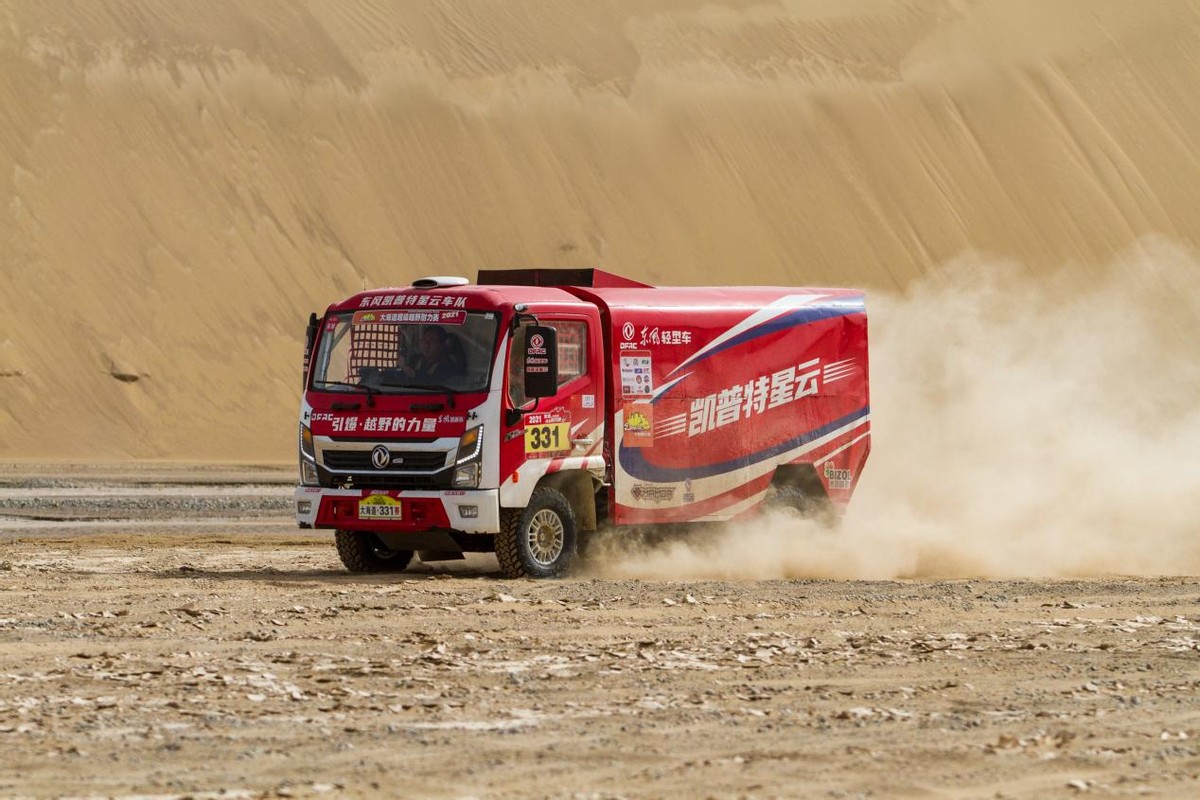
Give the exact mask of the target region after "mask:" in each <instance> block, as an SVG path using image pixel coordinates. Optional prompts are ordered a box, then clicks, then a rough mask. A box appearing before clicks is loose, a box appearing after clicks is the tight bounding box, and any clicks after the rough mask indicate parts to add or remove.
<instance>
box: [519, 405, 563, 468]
mask: <svg viewBox="0 0 1200 800" xmlns="http://www.w3.org/2000/svg"><path fill="white" fill-rule="evenodd" d="M570 451H571V415H570V414H568V413H566V412H565V411H564V410H563V409H561V408H559V409H555V410H553V411H546V412H543V413H535V414H526V415H525V455H526V457H528V458H549V457H551V456H554V455H558V454H560V453H569V452H570Z"/></svg>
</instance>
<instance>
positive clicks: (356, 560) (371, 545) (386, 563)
mask: <svg viewBox="0 0 1200 800" xmlns="http://www.w3.org/2000/svg"><path fill="white" fill-rule="evenodd" d="M333 539H334V543H335V544H336V545H337V551H338V557H339V558H341V559H342V563H343V564H345V565H346V569H348V570H350V571H351V572H400V571H402V570H403V569H404V568H405V567H407V566H408V562H410V561H412V557H413V551H412V550H393V549H392V548H390V547H388V546H387V545H385V544H384V543H383V542H382V541H380V540H379V537H378V536H376V535H375V534H373V533H368V532H367V531H334V534H333Z"/></svg>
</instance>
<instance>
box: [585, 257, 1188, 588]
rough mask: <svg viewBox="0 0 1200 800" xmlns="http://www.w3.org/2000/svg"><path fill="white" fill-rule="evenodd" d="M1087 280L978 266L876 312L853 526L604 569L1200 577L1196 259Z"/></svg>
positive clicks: (636, 572)
mask: <svg viewBox="0 0 1200 800" xmlns="http://www.w3.org/2000/svg"><path fill="white" fill-rule="evenodd" d="M1073 272H1075V276H1074V277H1071V278H1067V277H1061V276H1060V277H1052V278H1049V279H1044V278H1039V279H1032V278H1030V277H1029V276H1028V275H1026V274H1025V273H1024V272H1023V271H1022V270H1021V269H1020V267H1019V265H1016V264H1010V263H995V262H989V261H988V260H986V259H983V258H980V257H977V256H976V257H971V258H964V259H960V260H959V261H957V262H955V263H952V264H948V265H946V266H945V267H944V268H943V269H941V270H939V271H938V272H937V273H935V274H933V275H931V276H929V277H928V278H926V279H925V280H924V281H922V282H920V283H918V284H916V285H914V286H913V287H912V289H911V290H910V291H908V292H907V293H905V294H904V295H902V296H880V295H879V294H876V295H874V297H872V298H871V305H870V308H871V335H872V365H871V366H872V415H873V433H874V439H873V449H872V455H871V459H870V461H869V462H868V464H867V469H866V473H865V475H864V478H863V482H862V484H861V485H860V487H859V489H858V494H857V496H856V497H855V500H854V502H853V503H852V505H851V508H850V511H849V513H848V515H847V517H846V519H845V520H844V522H843V524H842V525H841V526H840V528H838V529H836V530H825V529H821V528H819V527H817V526H815V525H813V524H811V523H808V522H805V521H799V520H795V519H789V518H786V517H782V516H771V517H767V518H764V519H761V520H758V521H755V522H750V523H744V524H741V525H738V526H731V527H730V528H729V529H728V530H726V531H724V532H722V533H721V534H719V535H716V536H710V537H705V538H703V540H700V539H688V540H684V541H676V542H674V543H672V544H670V545H665V546H660V547H657V548H646V547H640V546H629V545H623V544H622V543H621V541H620V539H618V538H611V539H609V540H607V541H606V542H605V546H607V547H609V548H614V551H615V552H610V553H609V554H608V556H607V557H603V558H598V559H595V560H594V562H593V563H595V564H596V565H597V566H596V567H594V568H595V569H597V570H600V571H602V572H604V573H605V574H608V575H620V576H626V577H689V578H700V577H722V578H729V577H744V578H772V577H774V578H778V577H838V578H893V577H975V576H979V577H984V576H992V577H1008V576H1082V575H1095V574H1103V573H1119V574H1143V575H1144V574H1200V536H1198V531H1200V522H1198V521H1197V520H1200V456H1198V454H1200V406H1198V404H1197V402H1196V398H1197V396H1198V391H1197V390H1198V389H1200V363H1198V362H1197V359H1196V358H1195V356H1194V352H1193V351H1194V347H1195V342H1196V341H1198V340H1200V262H1198V259H1197V257H1196V255H1195V254H1192V253H1188V252H1185V251H1184V250H1182V249H1180V248H1178V247H1176V246H1174V245H1172V244H1170V243H1167V242H1164V241H1161V240H1157V239H1154V240H1144V241H1142V242H1141V243H1140V244H1139V246H1138V247H1136V248H1134V249H1133V250H1131V251H1129V252H1127V253H1126V254H1124V255H1123V256H1122V257H1120V258H1118V259H1117V260H1116V261H1115V262H1114V263H1112V264H1110V265H1109V266H1108V267H1107V268H1106V269H1104V270H1101V271H1100V272H1099V274H1098V275H1096V274H1095V273H1094V277H1093V279H1092V280H1091V281H1090V282H1089V283H1088V284H1087V285H1080V279H1079V278H1078V273H1077V271H1073ZM1064 274H1065V273H1064ZM614 556H615V557H614Z"/></svg>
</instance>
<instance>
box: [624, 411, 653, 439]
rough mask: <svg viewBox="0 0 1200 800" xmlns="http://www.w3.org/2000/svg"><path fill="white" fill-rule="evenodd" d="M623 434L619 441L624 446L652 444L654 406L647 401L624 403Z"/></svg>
mask: <svg viewBox="0 0 1200 800" xmlns="http://www.w3.org/2000/svg"><path fill="white" fill-rule="evenodd" d="M624 427H625V435H624V436H623V437H622V438H621V442H622V443H623V444H624V445H625V446H626V447H650V446H652V445H653V444H654V406H652V405H650V404H649V403H626V404H625V425H624Z"/></svg>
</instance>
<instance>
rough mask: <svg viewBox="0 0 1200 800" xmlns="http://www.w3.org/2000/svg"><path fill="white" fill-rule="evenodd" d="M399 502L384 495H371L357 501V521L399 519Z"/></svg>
mask: <svg viewBox="0 0 1200 800" xmlns="http://www.w3.org/2000/svg"><path fill="white" fill-rule="evenodd" d="M400 509H401V506H400V501H399V500H397V499H396V498H394V497H391V496H389V495H386V494H373V495H371V496H369V497H364V498H363V499H362V500H359V501H358V518H359V519H401V510H400Z"/></svg>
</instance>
